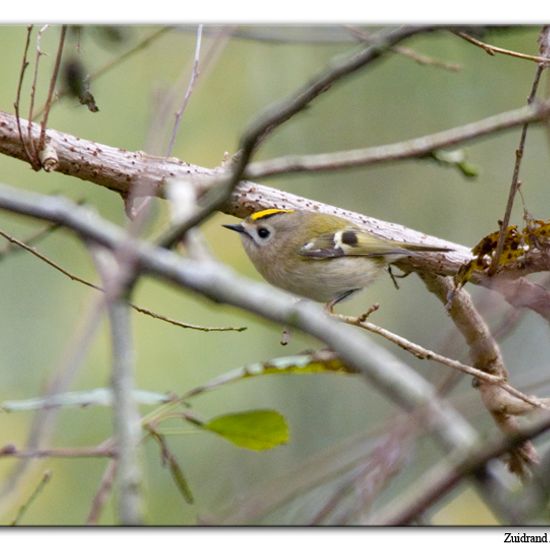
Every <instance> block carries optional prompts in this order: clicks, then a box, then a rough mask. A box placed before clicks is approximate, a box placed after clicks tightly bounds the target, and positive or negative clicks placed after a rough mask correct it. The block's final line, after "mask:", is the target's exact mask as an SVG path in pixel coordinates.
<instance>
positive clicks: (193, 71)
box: [166, 25, 202, 157]
mask: <svg viewBox="0 0 550 550" xmlns="http://www.w3.org/2000/svg"><path fill="white" fill-rule="evenodd" d="M201 43H202V25H199V26H198V27H197V39H196V44H195V55H194V58H193V67H192V68H191V78H190V79H189V84H188V85H187V89H186V90H185V95H184V96H183V101H182V104H181V107H180V108H179V109H178V111H177V112H176V117H175V120H174V128H173V129H172V135H171V136H170V142H169V143H168V150H167V152H166V156H167V157H169V156H170V155H171V154H172V151H173V149H174V143H175V142H176V136H177V134H178V129H179V127H180V123H181V117H182V116H183V113H184V111H185V109H186V107H187V104H188V103H189V99H190V98H191V94H192V93H193V88H194V86H195V81H196V80H197V78H198V77H199V60H200V54H201Z"/></svg>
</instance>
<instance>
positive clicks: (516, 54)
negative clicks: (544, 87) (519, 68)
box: [453, 31, 550, 63]
mask: <svg viewBox="0 0 550 550" xmlns="http://www.w3.org/2000/svg"><path fill="white" fill-rule="evenodd" d="M453 34H456V35H457V36H460V38H463V39H464V40H466V41H468V42H470V44H474V46H478V47H479V48H481V49H483V50H485V51H486V52H487V53H488V54H489V55H495V54H497V53H500V54H504V55H509V56H511V57H517V58H519V59H526V60H528V61H534V62H535V63H550V57H541V56H538V55H529V54H526V53H521V52H515V51H513V50H507V49H506V48H499V47H498V46H492V45H491V44H487V43H486V42H482V41H481V40H478V39H477V38H474V37H473V36H470V35H469V34H467V33H465V32H461V31H458V32H454V33H453Z"/></svg>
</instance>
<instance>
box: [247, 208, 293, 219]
mask: <svg viewBox="0 0 550 550" xmlns="http://www.w3.org/2000/svg"><path fill="white" fill-rule="evenodd" d="M290 212H294V210H282V209H280V208H268V209H267V210H260V211H259V212H254V213H253V214H250V219H251V220H252V221H258V220H263V219H264V218H269V217H270V216H275V214H285V213H286V214H289V213H290Z"/></svg>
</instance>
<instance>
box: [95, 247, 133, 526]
mask: <svg viewBox="0 0 550 550" xmlns="http://www.w3.org/2000/svg"><path fill="white" fill-rule="evenodd" d="M92 252H93V256H94V259H95V262H96V265H97V267H98V271H99V272H100V275H101V277H102V279H103V282H104V287H105V304H106V308H107V312H108V316H109V322H110V331H111V342H112V344H111V347H112V374H111V386H112V389H113V403H114V404H113V415H114V418H113V422H114V430H115V437H116V448H117V471H116V481H117V487H118V493H119V495H118V518H119V522H120V523H121V524H122V525H139V524H141V523H142V522H143V518H142V503H141V481H142V475H141V467H140V461H139V445H140V435H141V423H140V416H139V411H138V407H137V404H136V402H135V400H134V398H133V391H134V389H135V387H134V372H133V370H134V353H133V345H132V337H131V332H132V331H131V322H130V307H129V305H128V303H127V301H126V296H125V295H126V290H127V288H128V284H129V281H130V278H129V277H130V273H131V270H130V269H129V267H130V265H129V264H131V262H129V263H128V264H127V263H126V262H125V261H124V260H128V258H126V257H121V256H123V255H122V254H120V255H118V254H115V255H112V254H111V253H109V252H106V251H105V250H103V249H99V248H97V247H94V248H93V249H92ZM121 252H123V251H121Z"/></svg>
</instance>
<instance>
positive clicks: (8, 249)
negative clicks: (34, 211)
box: [0, 223, 61, 259]
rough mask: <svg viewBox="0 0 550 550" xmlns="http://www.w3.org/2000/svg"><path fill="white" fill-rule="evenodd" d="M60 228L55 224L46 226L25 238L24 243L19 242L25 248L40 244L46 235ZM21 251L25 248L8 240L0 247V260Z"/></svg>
mask: <svg viewBox="0 0 550 550" xmlns="http://www.w3.org/2000/svg"><path fill="white" fill-rule="evenodd" d="M60 227H61V226H60V225H59V224H57V223H52V224H48V225H46V226H44V227H42V228H40V229H38V230H37V231H36V232H35V233H32V234H31V235H30V236H28V237H26V238H25V240H24V241H21V242H22V243H23V244H25V245H27V246H32V245H33V244H36V243H37V242H40V241H41V240H42V239H45V238H46V237H47V236H48V235H50V233H53V232H54V231H56V230H57V229H59V228H60ZM21 250H25V248H23V247H21V246H19V245H18V244H15V243H13V242H11V241H9V240H8V242H7V243H6V244H5V246H3V247H0V259H2V258H4V257H5V256H7V255H8V254H11V253H13V252H16V251H21Z"/></svg>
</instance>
